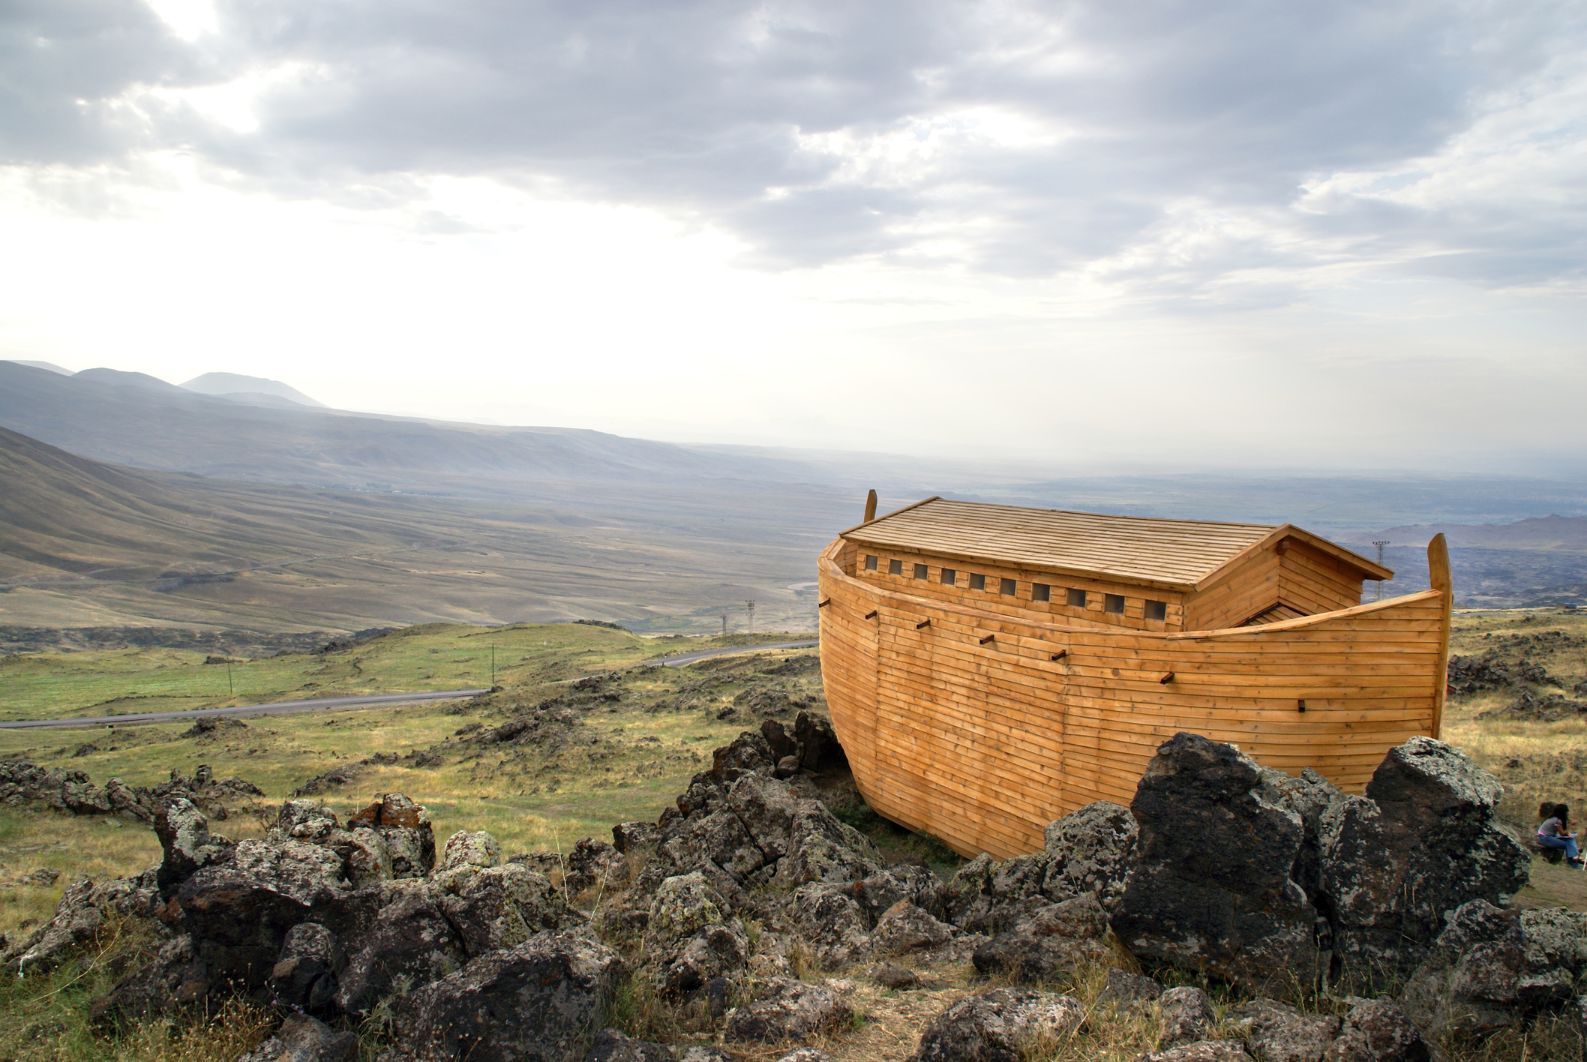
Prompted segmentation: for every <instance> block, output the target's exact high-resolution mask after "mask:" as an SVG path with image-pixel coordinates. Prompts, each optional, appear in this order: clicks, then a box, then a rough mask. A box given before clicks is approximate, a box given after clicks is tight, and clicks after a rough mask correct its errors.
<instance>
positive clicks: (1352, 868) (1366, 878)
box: [1320, 738, 1530, 984]
mask: <svg viewBox="0 0 1587 1062" xmlns="http://www.w3.org/2000/svg"><path fill="white" fill-rule="evenodd" d="M1501 793H1502V789H1501V787H1500V785H1499V783H1498V782H1497V781H1496V780H1495V779H1494V778H1493V776H1492V775H1490V774H1488V772H1486V771H1484V770H1483V769H1482V768H1480V767H1478V766H1477V765H1476V764H1474V763H1472V762H1471V760H1470V759H1469V758H1468V757H1467V756H1465V754H1463V753H1461V752H1460V751H1458V750H1456V749H1454V748H1451V747H1450V746H1448V745H1446V744H1444V743H1443V742H1440V741H1435V740H1433V739H1432V738H1412V739H1411V740H1410V741H1407V742H1405V743H1404V744H1403V745H1400V746H1398V747H1396V748H1394V749H1391V750H1390V751H1389V753H1388V755H1387V756H1386V757H1385V758H1384V760H1383V763H1382V764H1381V765H1380V766H1379V767H1378V769H1377V771H1376V772H1374V774H1373V776H1372V781H1371V783H1370V784H1369V785H1368V786H1367V792H1366V797H1365V798H1355V797H1346V798H1344V799H1342V800H1341V801H1339V802H1337V803H1335V804H1334V805H1333V806H1332V807H1330V808H1329V809H1327V810H1326V811H1325V812H1324V814H1323V817H1322V835H1323V845H1322V852H1321V867H1320V879H1321V880H1320V887H1321V892H1322V894H1323V896H1324V897H1325V898H1326V900H1325V905H1326V907H1327V909H1328V910H1329V911H1330V912H1331V913H1332V921H1333V943H1334V948H1335V950H1336V952H1337V953H1338V958H1339V964H1340V967H1341V974H1342V976H1343V978H1344V979H1345V980H1346V983H1351V982H1354V983H1366V984H1371V983H1373V982H1375V981H1386V982H1393V981H1394V980H1396V979H1398V978H1403V977H1404V976H1406V975H1408V974H1409V973H1410V972H1411V971H1412V970H1413V969H1415V968H1416V965H1417V964H1418V963H1419V962H1420V961H1421V959H1422V958H1423V956H1425V955H1426V954H1427V952H1428V950H1429V949H1430V947H1431V946H1432V943H1433V941H1434V939H1435V938H1436V937H1437V936H1438V934H1439V933H1440V932H1441V931H1442V930H1443V926H1444V918H1445V915H1446V913H1447V912H1449V911H1452V910H1454V909H1455V908H1457V907H1460V906H1461V905H1463V904H1465V903H1467V902H1469V901H1471V900H1478V899H1480V900H1486V901H1488V902H1489V903H1492V904H1496V905H1503V904H1504V903H1505V902H1506V901H1507V900H1508V899H1509V897H1510V896H1511V895H1513V894H1514V893H1515V892H1516V891H1517V890H1519V889H1520V888H1521V886H1523V885H1525V884H1526V881H1527V875H1528V869H1529V866H1530V857H1529V856H1528V854H1527V852H1526V850H1525V848H1524V847H1523V846H1522V845H1520V844H1519V843H1518V842H1516V841H1515V840H1514V839H1513V838H1512V837H1510V835H1509V834H1507V833H1506V832H1505V831H1504V830H1503V829H1501V828H1500V826H1499V824H1498V822H1497V818H1496V811H1497V807H1498V802H1499V797H1500V795H1501Z"/></svg>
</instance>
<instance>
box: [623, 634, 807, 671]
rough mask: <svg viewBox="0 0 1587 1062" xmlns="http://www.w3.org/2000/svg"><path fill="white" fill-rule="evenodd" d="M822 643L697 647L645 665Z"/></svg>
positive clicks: (679, 664)
mask: <svg viewBox="0 0 1587 1062" xmlns="http://www.w3.org/2000/svg"><path fill="white" fill-rule="evenodd" d="M820 644H821V643H820V642H818V641H815V640H814V639H812V640H810V641H804V642H767V643H766V644H765V645H730V646H728V647H727V648H725V649H696V650H695V651H694V652H692V653H679V654H678V655H677V656H667V657H663V658H661V659H660V660H646V661H645V662H644V664H643V665H642V666H643V667H682V666H683V665H684V664H693V663H695V662H697V661H700V660H709V659H711V657H713V656H734V655H736V654H738V653H757V652H759V651H761V650H762V649H812V648H814V647H815V646H817V645H820Z"/></svg>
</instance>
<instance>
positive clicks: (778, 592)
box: [0, 400, 853, 631]
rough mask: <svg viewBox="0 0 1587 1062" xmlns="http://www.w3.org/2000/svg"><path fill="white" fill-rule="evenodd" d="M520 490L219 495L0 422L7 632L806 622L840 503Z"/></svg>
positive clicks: (200, 481) (217, 486)
mask: <svg viewBox="0 0 1587 1062" xmlns="http://www.w3.org/2000/svg"><path fill="white" fill-rule="evenodd" d="M215 401H219V400H215ZM241 408H244V409H246V408H247V407H241ZM530 486H532V485H529V486H526V487H525V490H524V495H525V496H524V497H522V498H519V499H510V498H505V497H501V498H494V499H489V500H472V499H467V498H458V497H433V496H422V495H414V494H398V493H372V492H355V491H333V490H326V489H323V488H304V487H288V486H277V485H270V484H261V483H253V484H237V483H227V482H224V481H219V480H211V479H204V478H201V477H198V476H192V475H186V474H177V473H167V472H151V471H143V470H134V469H128V468H118V467H115V466H112V465H107V464H103V463H100V462H96V461H91V460H88V459H86V458H82V457H76V456H73V455H71V454H69V453H66V452H64V451H63V450H60V449H58V448H56V447H53V446H49V445H46V444H44V443H41V442H38V441H37V440H34V439H30V438H27V437H26V436H23V435H19V434H17V433H15V432H12V431H7V430H5V429H0V624H10V625H21V626H40V627H76V626H81V625H85V624H87V625H94V626H103V625H117V626H146V625H150V624H153V625H157V626H170V625H177V626H187V627H192V626H207V627H223V628H227V629H242V630H256V631H290V630H304V629H320V630H324V629H341V630H357V629H361V628H364V627H371V626H381V625H387V624H402V623H422V622H428V621H433V620H443V621H455V622H470V623H505V622H516V621H522V620H569V619H579V618H589V619H603V620H615V621H618V622H621V623H624V624H627V625H629V626H630V627H633V628H634V629H638V630H646V629H659V630H688V629H694V630H714V629H716V627H717V625H718V623H719V621H720V616H721V614H722V613H723V612H724V611H734V614H735V616H741V615H742V612H741V608H740V607H741V606H742V605H743V603H744V602H745V601H746V600H751V599H753V600H754V601H756V603H757V607H756V613H755V619H756V623H757V626H758V627H760V628H762V629H765V628H773V629H789V628H794V629H809V628H810V626H811V625H813V623H814V617H815V596H814V593H815V591H814V583H813V582H811V581H810V580H811V579H812V578H813V571H812V567H813V558H814V556H815V553H816V550H817V549H818V548H819V546H820V544H821V543H822V542H823V541H824V540H825V538H826V536H827V530H826V529H827V528H829V527H831V526H834V525H835V524H836V523H837V522H838V521H839V520H840V519H841V518H842V517H840V513H842V514H843V516H844V517H848V516H849V508H850V504H851V503H852V500H853V499H852V498H848V497H844V498H842V499H837V498H834V497H832V496H830V495H824V494H820V493H816V492H812V491H809V490H804V491H792V492H791V491H789V490H788V489H787V488H775V489H767V490H764V491H760V492H756V491H754V490H753V489H746V488H737V487H735V486H734V485H732V484H726V485H724V484H721V483H718V482H716V481H712V480H701V481H699V482H697V483H696V484H695V485H694V486H693V487H692V488H690V489H687V490H685V489H681V488H679V486H678V485H677V483H676V482H672V483H669V484H666V485H662V486H656V487H651V486H649V485H646V484H643V483H638V484H634V483H616V484H613V485H611V486H610V487H608V488H605V489H603V488H602V487H601V486H600V485H599V484H595V483H576V484H568V485H562V486H560V487H559V486H557V485H555V484H553V485H551V486H549V487H544V488H543V489H538V490H535V491H534V492H533V493H532V496H531V492H530V489H529V487H530ZM799 521H803V522H804V526H797V525H798V523H799ZM734 622H735V625H738V624H740V623H742V619H735V621H734Z"/></svg>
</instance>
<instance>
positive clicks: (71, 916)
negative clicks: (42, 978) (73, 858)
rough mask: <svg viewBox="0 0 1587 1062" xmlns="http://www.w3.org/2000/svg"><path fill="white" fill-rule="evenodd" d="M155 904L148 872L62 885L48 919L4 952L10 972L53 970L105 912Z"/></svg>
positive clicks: (141, 910) (145, 910)
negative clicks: (10, 967)
mask: <svg viewBox="0 0 1587 1062" xmlns="http://www.w3.org/2000/svg"><path fill="white" fill-rule="evenodd" d="M157 903H158V895H157V893H156V891H155V887H154V875H153V874H152V873H149V872H145V873H144V874H142V875H140V876H138V877H136V878H117V879H112V880H111V881H106V882H100V883H98V884H96V883H94V882H92V881H90V880H88V879H87V878H80V879H78V880H77V881H74V882H72V883H71V884H70V885H68V886H66V889H65V890H64V891H63V892H62V893H61V898H60V900H59V901H58V902H57V903H56V905H55V913H54V914H53V915H52V916H51V918H50V920H49V921H48V922H46V923H44V925H42V926H40V927H39V928H38V929H36V930H34V931H33V932H32V933H31V934H30V935H29V936H28V937H27V938H26V939H25V940H23V941H21V942H20V943H19V944H17V945H15V946H14V947H13V948H11V949H10V950H9V951H8V953H7V960H8V965H11V966H12V971H11V972H13V973H15V974H16V975H17V976H21V977H27V976H31V975H35V974H42V973H46V972H48V971H50V970H53V969H55V967H57V966H59V965H60V964H61V963H62V962H63V961H65V960H66V959H67V958H69V957H70V956H71V954H72V953H73V952H75V951H76V950H77V949H78V948H80V947H82V946H83V945H84V944H86V943H88V942H89V941H90V940H92V939H93V938H94V935H95V934H97V933H98V932H99V929H100V927H101V926H103V925H104V923H105V916H106V914H107V913H108V912H110V911H116V912H119V913H121V914H143V915H147V914H150V913H152V911H153V910H154V908H155V906H156V904H157Z"/></svg>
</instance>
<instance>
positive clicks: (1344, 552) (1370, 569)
mask: <svg viewBox="0 0 1587 1062" xmlns="http://www.w3.org/2000/svg"><path fill="white" fill-rule="evenodd" d="M1285 538H1293V539H1297V540H1299V541H1301V542H1304V543H1306V545H1308V546H1311V547H1313V548H1314V549H1320V550H1322V551H1323V552H1324V553H1326V554H1328V555H1329V556H1331V557H1334V558H1336V559H1338V560H1342V561H1344V562H1345V563H1346V564H1348V565H1350V566H1351V567H1353V568H1359V569H1360V570H1361V573H1362V574H1363V575H1365V576H1366V577H1367V578H1368V579H1392V578H1394V570H1393V569H1392V568H1385V567H1384V566H1383V565H1381V564H1379V563H1377V562H1376V561H1370V560H1367V558H1365V557H1363V556H1362V555H1361V554H1359V553H1357V552H1356V551H1355V550H1352V549H1346V548H1345V547H1343V546H1341V545H1339V543H1337V542H1333V541H1331V540H1329V539H1326V538H1323V537H1322V536H1321V535H1318V534H1313V533H1312V532H1310V531H1308V530H1306V529H1305V528H1304V527H1296V526H1295V525H1294V524H1282V525H1280V526H1279V527H1278V529H1277V530H1275V531H1274V532H1273V535H1272V540H1273V541H1278V540H1281V539H1285Z"/></svg>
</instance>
